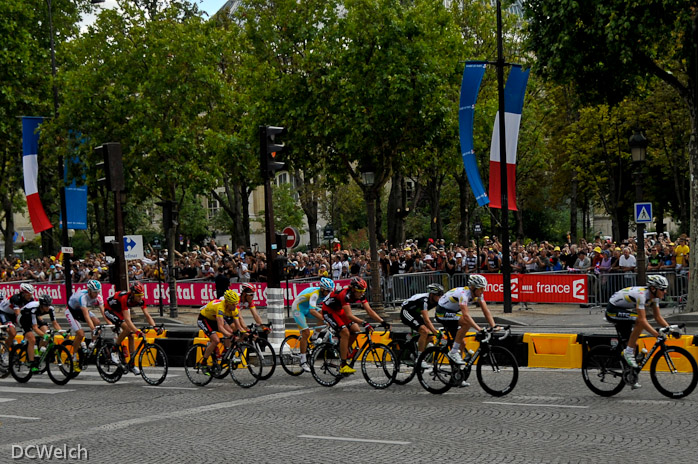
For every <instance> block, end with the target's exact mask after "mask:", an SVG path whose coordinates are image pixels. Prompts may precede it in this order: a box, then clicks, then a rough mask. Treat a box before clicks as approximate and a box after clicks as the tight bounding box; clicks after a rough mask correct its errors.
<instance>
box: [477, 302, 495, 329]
mask: <svg viewBox="0 0 698 464" xmlns="http://www.w3.org/2000/svg"><path fill="white" fill-rule="evenodd" d="M480 308H481V309H482V314H484V315H485V319H487V323H488V324H489V325H490V327H492V328H494V327H496V326H497V324H495V322H494V317H492V313H491V312H490V309H489V308H488V307H487V303H485V301H484V300H480Z"/></svg>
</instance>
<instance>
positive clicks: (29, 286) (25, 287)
mask: <svg viewBox="0 0 698 464" xmlns="http://www.w3.org/2000/svg"><path fill="white" fill-rule="evenodd" d="M19 290H20V291H22V292H27V293H32V294H33V293H34V286H33V285H32V284H22V285H20V286H19Z"/></svg>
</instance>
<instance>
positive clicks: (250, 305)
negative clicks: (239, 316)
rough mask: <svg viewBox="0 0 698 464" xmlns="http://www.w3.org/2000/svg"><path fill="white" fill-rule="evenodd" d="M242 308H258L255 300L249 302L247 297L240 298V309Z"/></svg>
mask: <svg viewBox="0 0 698 464" xmlns="http://www.w3.org/2000/svg"><path fill="white" fill-rule="evenodd" d="M241 309H257V307H256V306H255V305H254V300H253V301H252V302H251V303H248V302H247V300H246V299H245V298H240V303H238V311H239V310H241Z"/></svg>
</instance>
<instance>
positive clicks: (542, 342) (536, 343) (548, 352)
mask: <svg viewBox="0 0 698 464" xmlns="http://www.w3.org/2000/svg"><path fill="white" fill-rule="evenodd" d="M523 342H524V343H527V344H528V367H548V368H560V369H578V368H580V367H582V346H581V345H580V344H579V343H577V335H576V334H535V333H527V334H524V336H523Z"/></svg>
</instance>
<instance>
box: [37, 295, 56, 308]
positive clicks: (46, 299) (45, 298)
mask: <svg viewBox="0 0 698 464" xmlns="http://www.w3.org/2000/svg"><path fill="white" fill-rule="evenodd" d="M51 303H53V299H51V297H50V296H49V295H47V294H46V293H44V294H43V295H41V296H40V297H39V304H40V305H42V306H51Z"/></svg>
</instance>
